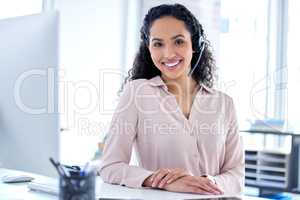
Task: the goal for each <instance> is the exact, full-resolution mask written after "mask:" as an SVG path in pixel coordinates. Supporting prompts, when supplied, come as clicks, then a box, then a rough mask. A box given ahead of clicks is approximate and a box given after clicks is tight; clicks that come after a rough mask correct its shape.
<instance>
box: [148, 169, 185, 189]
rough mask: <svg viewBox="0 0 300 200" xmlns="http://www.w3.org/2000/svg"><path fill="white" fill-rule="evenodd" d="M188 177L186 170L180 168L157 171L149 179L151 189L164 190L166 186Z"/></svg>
mask: <svg viewBox="0 0 300 200" xmlns="http://www.w3.org/2000/svg"><path fill="white" fill-rule="evenodd" d="M188 175H190V174H189V173H188V172H187V171H186V170H183V169H180V168H174V169H167V168H163V169H159V170H157V171H156V172H155V173H154V174H153V175H152V177H151V182H152V187H158V188H164V186H165V185H166V184H170V183H172V182H174V181H176V180H178V179H179V178H182V177H184V176H188Z"/></svg>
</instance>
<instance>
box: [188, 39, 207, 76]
mask: <svg viewBox="0 0 300 200" xmlns="http://www.w3.org/2000/svg"><path fill="white" fill-rule="evenodd" d="M199 46H200V54H199V56H198V59H197V61H196V63H195V65H194V66H193V67H192V68H191V70H190V72H189V73H188V76H191V75H192V73H193V72H194V71H195V69H196V67H197V65H198V64H199V62H200V60H201V57H202V54H203V50H204V47H205V41H204V39H203V36H201V35H200V38H199Z"/></svg>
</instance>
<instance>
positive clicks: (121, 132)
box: [98, 81, 153, 188]
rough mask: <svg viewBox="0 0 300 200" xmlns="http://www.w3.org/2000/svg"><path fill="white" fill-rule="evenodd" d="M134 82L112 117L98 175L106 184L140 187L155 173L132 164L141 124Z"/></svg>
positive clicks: (124, 92) (122, 97)
mask: <svg viewBox="0 0 300 200" xmlns="http://www.w3.org/2000/svg"><path fill="white" fill-rule="evenodd" d="M132 82H133V81H129V82H128V83H126V84H125V86H124V91H123V94H122V95H121V98H120V101H119V104H118V106H117V108H116V110H115V112H114V115H113V117H112V121H111V124H110V128H109V132H108V135H107V138H106V140H105V144H104V149H103V154H102V159H101V160H102V161H101V164H100V168H99V171H98V173H99V174H100V176H101V177H102V179H103V181H104V182H107V183H111V184H119V185H123V186H127V187H132V188H139V187H142V184H143V182H144V180H145V179H146V178H147V177H148V176H150V175H151V174H152V173H153V171H149V170H146V169H144V168H141V167H138V166H131V165H129V162H130V158H131V153H132V147H133V143H134V141H135V139H136V135H137V122H138V110H137V106H136V102H135V95H134V93H135V89H134V84H133V83H132Z"/></svg>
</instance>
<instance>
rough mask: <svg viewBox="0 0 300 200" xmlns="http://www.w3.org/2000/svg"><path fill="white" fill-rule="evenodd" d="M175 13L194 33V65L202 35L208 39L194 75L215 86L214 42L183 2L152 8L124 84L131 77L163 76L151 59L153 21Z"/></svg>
mask: <svg viewBox="0 0 300 200" xmlns="http://www.w3.org/2000/svg"><path fill="white" fill-rule="evenodd" d="M165 16H171V17H174V18H176V19H178V20H181V21H183V22H184V24H185V26H186V28H187V30H188V31H189V32H190V34H191V40H192V48H193V50H194V51H195V53H194V54H193V57H192V61H191V66H194V65H195V63H196V60H197V58H198V57H199V53H200V44H199V38H200V36H202V37H203V39H204V41H205V42H204V45H205V46H204V50H203V53H202V57H201V59H200V62H198V65H197V66H196V68H195V69H194V72H193V73H192V75H191V76H192V78H193V79H194V80H195V81H196V82H197V83H198V84H199V83H202V84H204V85H206V86H207V87H210V88H211V87H213V83H214V75H215V74H214V73H215V69H216V67H215V60H214V58H213V55H212V51H211V45H210V42H209V41H208V40H207V39H206V35H205V34H204V30H203V28H202V25H201V24H200V23H199V21H198V20H197V18H196V17H195V16H194V15H193V14H192V13H191V12H190V11H189V10H188V9H187V8H186V7H185V6H183V5H181V4H162V5H159V6H156V7H153V8H151V9H150V10H149V11H148V13H147V14H146V16H145V18H144V21H143V26H142V28H141V30H140V34H141V41H140V46H139V50H138V52H137V54H136V57H135V59H134V63H133V67H132V68H131V69H130V70H129V71H128V76H127V77H126V78H125V81H124V83H123V85H122V87H121V90H122V89H123V87H124V85H125V84H126V83H127V82H128V81H131V80H135V79H141V78H144V79H151V78H153V77H155V76H157V75H161V72H160V70H159V69H157V68H156V67H155V65H154V63H153V61H152V59H151V55H150V51H149V49H148V46H149V34H150V28H151V26H152V24H153V22H154V21H155V20H157V19H159V18H161V17H165Z"/></svg>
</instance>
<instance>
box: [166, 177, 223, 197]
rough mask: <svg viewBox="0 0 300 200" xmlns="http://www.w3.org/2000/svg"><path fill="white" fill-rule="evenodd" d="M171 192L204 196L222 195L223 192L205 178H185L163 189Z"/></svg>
mask: <svg viewBox="0 0 300 200" xmlns="http://www.w3.org/2000/svg"><path fill="white" fill-rule="evenodd" d="M163 189H165V190H167V191H170V192H188V193H197V194H204V195H221V194H223V191H222V190H221V189H220V188H218V186H217V185H216V184H214V183H213V182H212V181H211V180H209V179H208V178H205V177H197V176H190V175H189V176H184V177H182V178H180V179H178V180H176V181H174V182H173V183H170V184H167V185H165V187H164V188H163Z"/></svg>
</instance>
